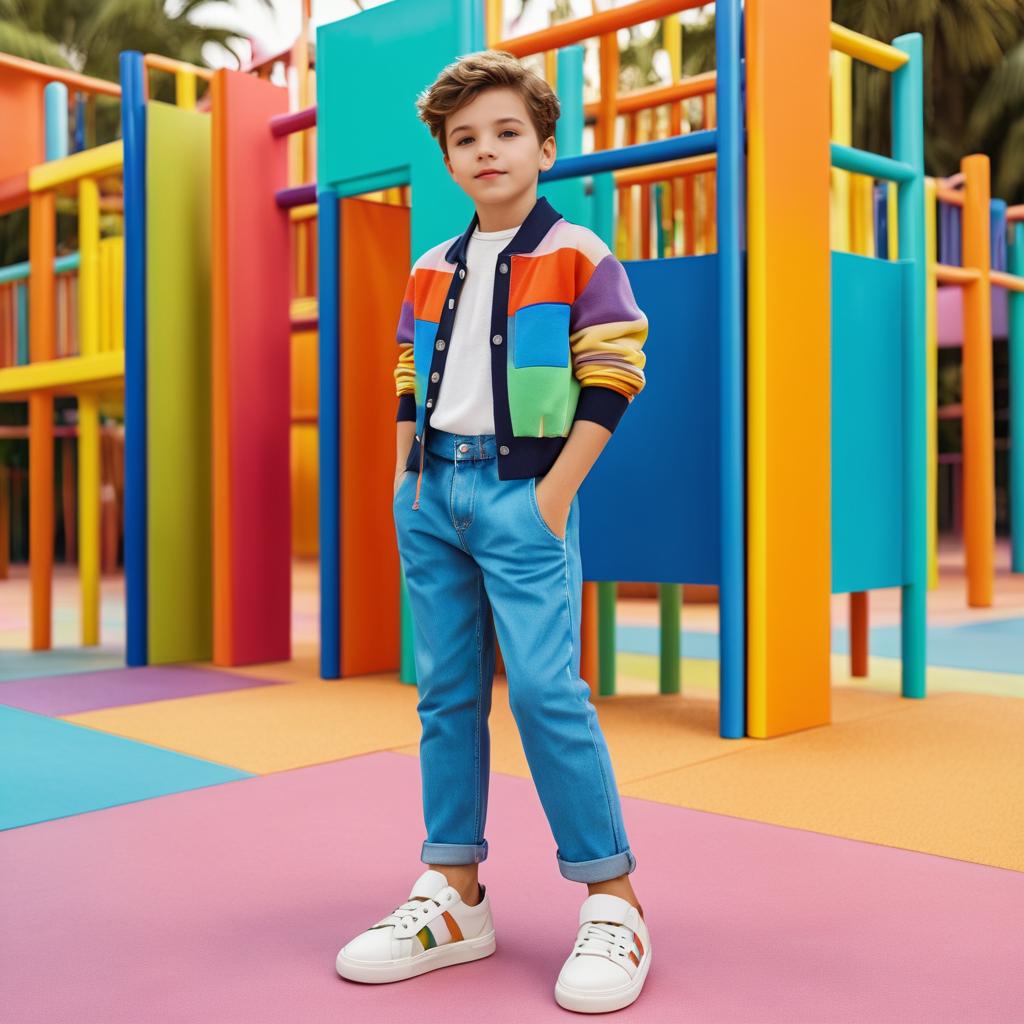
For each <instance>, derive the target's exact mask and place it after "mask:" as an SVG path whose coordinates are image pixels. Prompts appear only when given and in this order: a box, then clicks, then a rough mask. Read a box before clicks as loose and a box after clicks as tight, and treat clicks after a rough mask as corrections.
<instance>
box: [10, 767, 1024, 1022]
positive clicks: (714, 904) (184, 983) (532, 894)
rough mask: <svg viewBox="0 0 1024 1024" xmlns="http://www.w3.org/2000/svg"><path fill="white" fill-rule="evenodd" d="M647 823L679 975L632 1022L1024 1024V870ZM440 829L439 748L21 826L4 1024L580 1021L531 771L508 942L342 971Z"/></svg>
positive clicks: (729, 822)
mask: <svg viewBox="0 0 1024 1024" xmlns="http://www.w3.org/2000/svg"><path fill="white" fill-rule="evenodd" d="M372 792H377V793H386V794H387V801H386V803H383V804H381V803H378V802H373V801H371V800H369V799H368V794H370V793H372ZM624 812H625V816H626V824H627V827H628V829H629V831H630V834H631V837H633V843H634V845H635V846H636V847H637V849H641V850H643V851H645V856H644V862H642V863H640V864H638V866H637V871H636V873H635V874H634V876H633V877H634V880H635V882H636V885H637V892H638V894H639V895H640V898H641V900H643V902H644V907H645V913H646V916H647V920H648V922H649V924H650V928H651V937H652V947H653V961H652V968H651V975H650V977H649V979H648V981H647V984H646V986H645V989H644V991H643V993H642V995H641V997H640V1000H639V1001H638V1002H637V1003H635V1004H634V1005H633V1006H632V1007H631V1008H629V1009H627V1010H625V1011H623V1012H622V1014H621V1019H624V1020H630V1021H633V1020H635V1021H652V1022H661V1021H665V1022H668V1021H672V1022H675V1021H685V1020H692V1021H702V1022H726V1021H737V1022H743V1024H750V1022H759V1024H761V1022H763V1024H770V1022H775V1021H778V1022H787V1024H792V1022H811V1021H813V1022H830V1024H831V1022H844V1021H849V1022H856V1024H863V1022H872V1024H881V1022H887V1021H892V1022H901V1024H905V1022H910V1021H921V1022H929V1024H933V1022H936V1021H958V1022H960V1021H984V1022H986V1024H999V1022H1011V1021H1020V1020H1022V1015H1024V976H1022V972H1021V969H1020V968H1021V938H1022V935H1024V876H1022V875H1020V874H1016V873H1013V872H1009V871H1000V870H998V869H993V868H986V867H980V866H976V865H972V864H967V863H963V862H960V861H953V860H946V859H943V858H939V857H932V856H927V855H924V854H918V853H911V852H908V851H904V850H898V849H892V848H888V847H882V846H874V845H870V844H866V843H858V842H851V841H848V840H844V839H837V838H834V837H830V836H823V835H818V834H815V833H810V832H802V831H798V830H793V829H786V828H780V827H777V826H772V825H765V824H761V823H758V822H752V821H745V820H740V819H735V818H728V817H724V816H719V815H714V814H707V813H703V812H699V811H690V810H686V809H681V808H676V807H669V806H666V805H663V804H657V803H651V802H647V801H643V800H636V799H630V798H624ZM420 815H421V810H420V805H419V766H418V763H417V761H416V759H414V758H409V757H403V756H401V755H396V754H390V753H376V754H369V755H366V756H363V757H356V758H351V759H348V760H342V761H336V762H332V763H329V764H325V765H319V766H315V767H310V768H302V769H298V770H295V771H288V772H281V773H278V774H273V775H268V776H262V777H257V778H252V779H245V780H242V781H238V782H230V783H226V784H223V785H219V786H214V787H210V788H206V789H199V790H193V791H190V792H185V793H179V794H174V795H171V796H165V797H161V798H159V799H153V800H147V801H143V802H141V803H134V804H126V805H122V806H118V807H113V808H110V809H107V810H102V811H97V812H95V813H91V814H84V815H78V816H76V817H71V818H65V819H62V820H58V821H50V822H46V823H42V824H39V825H35V826H33V827H31V828H23V829H16V830H13V831H11V832H8V833H7V834H5V835H4V836H3V841H2V842H0V878H2V879H3V891H4V899H3V903H4V907H3V926H2V928H0V936H2V938H0V963H2V964H3V969H2V972H0V1006H2V1007H3V1011H2V1017H3V1019H4V1020H5V1021H10V1022H12V1024H15V1022H16V1024H33V1022H37V1021H38V1022H43V1021H45V1022H48V1024H51V1022H55V1021H68V1022H71V1021H73V1022H75V1024H88V1022H97V1024H99V1022H103V1024H120V1022H125V1024H128V1022H131V1024H139V1022H146V1024H157V1022H164V1021H166V1022H172V1021H173V1022H183V1021H202V1022H206V1021H210V1022H217V1024H227V1022H239V1024H242V1022H245V1024H259V1022H263V1021H266V1022H271V1021H273V1022H284V1021H295V1022H299V1021H301V1022H317V1021H331V1022H346V1024H347V1022H363V1021H367V1022H369V1021H373V1022H387V1021H418V1022H434V1021H445V1022H461V1021H466V1022H470V1021H473V1022H479V1021H481V1020H484V1019H486V1020H487V1021H489V1022H506V1021H507V1022H524V1021H525V1022H539V1021H547V1020H565V1019H569V1018H568V1014H569V1011H565V1010H562V1009H560V1008H559V1007H558V1006H557V1005H556V1004H555V1002H554V999H553V994H552V990H553V987H554V983H555V978H556V976H557V974H558V970H559V968H560V967H561V964H562V962H563V960H564V959H565V957H566V956H567V955H568V954H569V952H570V950H571V948H572V942H573V939H574V937H575V931H576V914H577V911H578V907H579V903H580V901H581V899H582V896H583V895H585V891H584V889H583V887H582V886H580V885H578V884H576V883H571V882H567V881H565V880H564V879H562V877H561V876H560V875H559V874H558V871H557V867H556V864H555V851H554V846H553V842H552V839H551V834H550V831H549V829H548V826H547V822H546V821H545V819H544V816H543V813H542V811H541V809H540V805H539V803H538V801H537V797H536V794H535V791H534V789H533V787H532V785H531V784H530V782H529V781H528V780H524V779H518V778H513V777H510V776H505V775H499V774H495V775H494V776H493V777H492V782H491V803H490V809H489V822H488V827H487V837H488V841H489V844H490V847H491V855H490V857H489V859H488V860H487V861H486V862H485V863H484V865H483V866H482V869H481V878H482V880H483V881H484V882H485V883H486V884H488V885H489V886H490V890H491V893H492V899H493V902H494V914H495V924H496V928H497V933H498V951H497V953H496V954H495V955H494V956H493V957H490V958H488V959H487V960H484V961H480V962H478V963H475V964H466V965H461V966H458V967H452V968H447V969H445V970H442V971H437V972H435V973H433V974H429V975H425V976H422V977H420V978H416V979H413V980H410V981H406V982H398V983H395V984H391V985H379V986H373V985H359V984H356V983H353V982H348V981H343V980H342V979H340V978H338V977H337V976H336V974H335V971H334V956H335V953H336V952H337V949H338V948H339V947H340V946H341V945H342V944H343V943H344V941H346V940H347V938H348V937H350V936H351V935H352V934H354V933H355V932H357V931H360V930H362V929H363V928H365V927H367V926H368V925H370V924H372V923H374V922H375V921H376V920H377V919H379V918H380V917H383V916H384V914H386V913H388V912H390V911H391V910H392V909H393V907H394V906H395V905H397V904H398V903H400V902H402V901H403V900H404V899H405V898H406V897H407V895H408V887H409V886H410V885H411V884H412V881H413V880H414V879H415V877H416V876H417V875H418V874H419V873H420V871H421V870H422V865H421V864H420V862H419V845H418V842H419V841H418V840H416V841H411V840H410V836H409V829H408V823H409V822H410V821H419V820H421V818H420ZM666 878H672V879H676V880H678V881H677V882H676V883H675V884H673V885H672V886H667V887H661V886H659V888H658V890H657V891H655V890H654V889H652V888H651V887H650V884H651V883H653V880H654V879H666ZM647 879H650V880H651V883H648V884H645V881H646V880H647ZM399 882H401V884H400V885H399ZM497 993H500V998H494V996H495V994H497ZM481 1005H485V1006H487V1008H488V1009H487V1013H486V1015H485V1017H483V1018H482V1017H481V1015H480V1009H479V1008H480V1007H481Z"/></svg>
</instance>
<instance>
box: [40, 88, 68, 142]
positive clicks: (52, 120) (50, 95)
mask: <svg viewBox="0 0 1024 1024" xmlns="http://www.w3.org/2000/svg"><path fill="white" fill-rule="evenodd" d="M43 105H44V110H45V116H46V159H47V160H59V159H61V157H65V156H67V155H68V87H67V86H66V85H65V84H64V83H63V82H50V83H49V84H48V85H47V86H46V88H45V89H43Z"/></svg>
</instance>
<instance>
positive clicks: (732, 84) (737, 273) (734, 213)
mask: <svg viewBox="0 0 1024 1024" xmlns="http://www.w3.org/2000/svg"><path fill="white" fill-rule="evenodd" d="M715 10H716V21H715V47H716V51H717V55H718V56H717V60H718V81H717V85H716V100H717V106H716V109H717V111H718V129H717V144H718V187H717V193H716V202H717V218H718V273H719V281H718V322H719V333H720V337H721V352H720V367H719V373H720V382H719V387H720V388H721V395H720V403H721V424H720V430H721V439H720V440H721V449H722V450H721V460H722V461H721V484H720V486H721V495H720V498H721V510H722V535H721V579H720V584H719V604H718V616H719V633H720V647H719V723H718V731H719V734H720V735H721V736H723V737H725V738H727V739H742V738H743V737H744V736H745V735H746V732H747V672H746V661H747V657H746V653H747V652H746V603H747V601H746V539H745V536H744V523H745V518H746V482H745V480H744V473H745V463H746V418H745V407H744V377H743V374H744V366H745V353H746V339H745V337H744V324H745V320H746V317H745V315H744V310H745V308H746V307H745V295H744V291H743V277H742V263H741V255H740V237H741V230H742V223H741V220H740V216H741V211H742V210H743V208H744V203H745V198H744V181H743V164H744V126H743V108H742V106H741V92H740V58H741V53H742V50H741V49H740V46H741V40H740V32H741V31H742V28H741V19H740V5H739V0H725V2H722V0H719V3H718V4H717V5H716V8H715Z"/></svg>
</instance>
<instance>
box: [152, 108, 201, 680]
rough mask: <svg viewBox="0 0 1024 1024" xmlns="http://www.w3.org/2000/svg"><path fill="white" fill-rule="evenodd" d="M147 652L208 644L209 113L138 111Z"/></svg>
mask: <svg viewBox="0 0 1024 1024" xmlns="http://www.w3.org/2000/svg"><path fill="white" fill-rule="evenodd" d="M146 152H147V161H146V227H147V236H146V318H147V331H148V333H147V339H146V362H147V365H146V401H147V403H148V416H147V430H148V436H147V458H148V466H149V477H148V487H149V496H148V502H147V505H148V556H149V661H150V663H151V664H161V663H166V662H173V661H205V660H208V659H209V658H210V657H212V653H213V607H212V557H211V549H212V521H211V500H212V496H211V468H210V458H211V454H210V453H211V436H210V434H211V412H210V407H211V380H210V378H211V366H210V351H211V345H210V187H211V185H210V161H211V150H210V116H209V115H208V114H201V113H197V112H195V111H190V110H181V109H179V108H177V107H173V106H169V105H167V104H165V103H157V102H152V103H150V104H149V105H148V108H147V118H146Z"/></svg>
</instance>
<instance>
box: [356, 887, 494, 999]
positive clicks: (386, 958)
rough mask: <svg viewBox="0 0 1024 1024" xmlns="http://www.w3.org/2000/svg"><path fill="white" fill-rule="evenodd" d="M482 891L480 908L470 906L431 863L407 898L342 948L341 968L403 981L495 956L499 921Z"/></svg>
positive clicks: (359, 976)
mask: <svg viewBox="0 0 1024 1024" xmlns="http://www.w3.org/2000/svg"><path fill="white" fill-rule="evenodd" d="M480 895H481V899H480V902H479V903H478V904H477V905H476V906H475V907H470V906H467V905H466V904H465V903H464V902H463V899H462V897H461V896H460V895H459V892H458V890H457V889H455V888H453V887H452V886H450V885H449V884H448V879H447V878H446V877H445V876H444V875H443V874H441V872H440V871H435V870H433V868H428V869H427V870H426V871H424V872H423V874H422V875H420V877H419V878H418V879H417V880H416V884H415V885H413V887H412V892H411V893H409V899H408V901H407V902H405V903H403V904H402V905H401V906H399V907H396V908H395V911H394V913H392V914H389V915H388V916H387V917H385V918H382V919H381V920H380V921H378V922H377V923H376V924H375V925H373V926H371V927H370V928H368V929H367V930H366V931H364V932H361V933H360V934H359V935H357V936H356V937H355V938H354V939H352V941H351V942H349V943H347V944H346V945H345V946H343V947H342V948H341V950H340V951H339V953H338V959H337V963H336V966H337V969H338V973H339V974H340V975H341V976H342V977H343V978H348V979H349V980H350V981H368V982H384V981H402V980H403V979H404V978H413V977H415V976H416V975H417V974H425V973H426V972H427V971H433V970H435V969H436V968H438V967H450V966H451V965H452V964H462V963H466V962H467V961H470V960H480V959H481V958H482V957H485V956H490V955H491V954H492V953H493V952H494V950H495V943H494V922H493V920H492V918H491V901H490V899H489V898H488V896H487V890H486V889H485V887H484V886H482V885H481V886H480Z"/></svg>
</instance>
